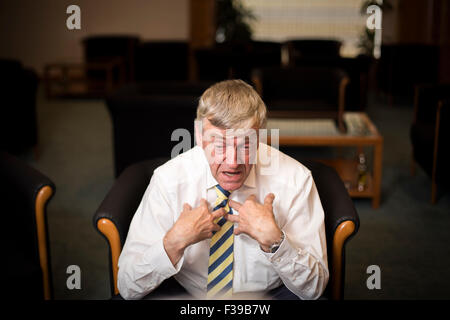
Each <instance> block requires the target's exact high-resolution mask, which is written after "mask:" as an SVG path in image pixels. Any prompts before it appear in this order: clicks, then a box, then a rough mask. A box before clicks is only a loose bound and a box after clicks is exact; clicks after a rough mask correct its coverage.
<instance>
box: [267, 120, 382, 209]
mask: <svg viewBox="0 0 450 320" xmlns="http://www.w3.org/2000/svg"><path fill="white" fill-rule="evenodd" d="M344 122H345V123H346V126H347V132H346V133H342V132H340V131H339V130H338V129H337V128H336V125H335V124H334V122H333V121H332V120H329V119H285V118H283V119H281V118H269V119H268V121H267V129H279V130H280V132H279V134H280V135H279V144H280V146H331V147H357V148H359V149H362V148H363V147H366V146H370V147H373V166H372V172H367V183H366V187H365V188H364V190H362V191H359V190H358V188H357V186H355V184H354V183H353V184H352V185H350V187H349V188H348V191H349V195H350V196H351V197H354V198H371V199H372V207H373V208H378V207H379V206H380V200H381V175H382V169H383V137H382V136H381V135H380V133H379V132H378V130H377V128H376V126H375V125H374V124H373V123H372V121H371V120H370V118H369V117H368V116H367V114H366V113H363V112H346V113H344ZM267 140H268V143H270V142H271V141H270V134H269V135H268V139H267ZM320 161H322V162H324V163H325V164H328V165H330V166H332V167H334V168H335V169H336V171H337V172H338V174H339V175H340V177H341V179H342V180H343V181H344V182H345V181H352V182H354V181H355V179H357V175H358V172H357V163H356V160H348V159H330V160H320Z"/></svg>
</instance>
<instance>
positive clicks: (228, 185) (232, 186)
mask: <svg viewBox="0 0 450 320" xmlns="http://www.w3.org/2000/svg"><path fill="white" fill-rule="evenodd" d="M219 184H220V186H221V187H222V188H224V189H225V190H227V191H230V192H232V191H234V190H237V189H239V188H240V187H242V184H243V182H227V181H221V182H219Z"/></svg>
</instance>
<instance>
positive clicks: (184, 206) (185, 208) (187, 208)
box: [183, 203, 192, 212]
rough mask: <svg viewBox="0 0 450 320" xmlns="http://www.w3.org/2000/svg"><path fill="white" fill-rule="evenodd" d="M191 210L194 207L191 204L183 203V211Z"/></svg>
mask: <svg viewBox="0 0 450 320" xmlns="http://www.w3.org/2000/svg"><path fill="white" fill-rule="evenodd" d="M190 210H192V207H191V206H190V205H189V204H187V203H185V204H183V212H185V211H190Z"/></svg>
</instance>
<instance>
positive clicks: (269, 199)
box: [264, 193, 275, 206]
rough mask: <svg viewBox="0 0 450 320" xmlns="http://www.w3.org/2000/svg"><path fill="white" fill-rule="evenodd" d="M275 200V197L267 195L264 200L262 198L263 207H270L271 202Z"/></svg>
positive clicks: (270, 194) (271, 194)
mask: <svg viewBox="0 0 450 320" xmlns="http://www.w3.org/2000/svg"><path fill="white" fill-rule="evenodd" d="M274 199H275V195H274V194H273V193H269V194H268V195H267V196H266V197H265V198H264V205H269V206H272V204H273V200H274Z"/></svg>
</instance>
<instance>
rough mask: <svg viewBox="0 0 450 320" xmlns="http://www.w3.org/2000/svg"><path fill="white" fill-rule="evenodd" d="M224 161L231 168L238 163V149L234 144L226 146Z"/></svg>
mask: <svg viewBox="0 0 450 320" xmlns="http://www.w3.org/2000/svg"><path fill="white" fill-rule="evenodd" d="M225 162H226V164H227V165H228V166H230V167H231V168H236V167H237V166H239V163H238V151H237V146H236V145H230V146H227V150H226V159H225Z"/></svg>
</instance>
